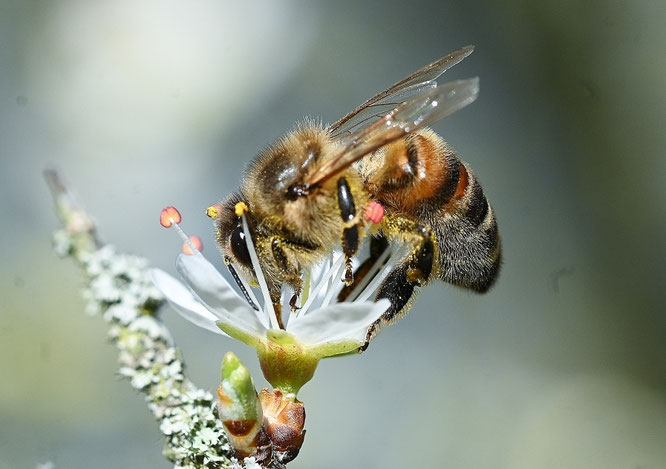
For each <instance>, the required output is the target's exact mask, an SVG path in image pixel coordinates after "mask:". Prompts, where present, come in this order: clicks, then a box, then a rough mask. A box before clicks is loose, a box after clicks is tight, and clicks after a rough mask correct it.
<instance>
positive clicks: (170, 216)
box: [160, 206, 203, 254]
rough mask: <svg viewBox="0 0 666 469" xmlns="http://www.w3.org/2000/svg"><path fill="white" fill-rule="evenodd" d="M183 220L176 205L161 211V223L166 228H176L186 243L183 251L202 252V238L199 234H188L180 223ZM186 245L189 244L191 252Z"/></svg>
mask: <svg viewBox="0 0 666 469" xmlns="http://www.w3.org/2000/svg"><path fill="white" fill-rule="evenodd" d="M181 221H182V217H181V215H180V212H179V211H178V209H177V208H176V207H171V206H169V207H166V208H165V209H163V210H162V212H161V213H160V225H162V226H163V227H164V228H173V229H174V230H176V233H178V236H180V238H181V239H182V240H183V243H184V246H183V252H184V253H185V254H197V253H199V254H200V251H201V248H202V247H203V245H202V244H201V240H200V239H199V238H198V237H197V236H187V235H186V234H185V232H184V231H183V230H182V228H181V227H180V224H179V223H180V222H181ZM185 246H187V247H188V248H189V249H190V251H191V252H187V250H186V249H185Z"/></svg>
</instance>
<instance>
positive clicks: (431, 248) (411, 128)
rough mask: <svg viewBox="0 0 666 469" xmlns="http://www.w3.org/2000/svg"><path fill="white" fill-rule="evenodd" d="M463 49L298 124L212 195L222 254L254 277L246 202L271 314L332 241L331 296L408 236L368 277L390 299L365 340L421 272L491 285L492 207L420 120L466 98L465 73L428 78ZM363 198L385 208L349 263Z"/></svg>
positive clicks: (360, 231) (398, 306) (403, 305)
mask: <svg viewBox="0 0 666 469" xmlns="http://www.w3.org/2000/svg"><path fill="white" fill-rule="evenodd" d="M472 51H473V47H472V46H468V47H464V48H462V49H460V50H458V51H456V52H453V53H451V54H449V55H447V56H446V57H443V58H441V59H440V60H438V61H436V62H434V63H432V64H431V65H428V66H427V67H424V68H422V69H421V70H419V71H417V72H415V73H413V74H412V75H410V76H408V77H407V78H405V79H403V80H402V81H400V82H398V83H397V84H395V85H393V86H392V87H390V88H388V89H387V90H385V91H383V92H381V93H379V94H378V95H376V96H375V97H373V98H371V99H369V100H368V101H366V102H365V103H363V104H361V105H360V106H358V107H357V108H356V109H354V110H353V111H352V112H350V113H349V114H347V115H346V116H344V117H342V118H341V119H339V120H338V121H336V122H335V123H333V124H332V125H329V126H323V125H321V124H318V123H315V122H312V121H306V122H304V123H302V124H300V125H298V126H297V127H296V128H295V130H292V131H291V132H289V133H288V134H286V135H285V136H284V137H282V138H281V139H280V140H278V141H277V142H275V143H273V144H272V145H270V146H269V147H268V148H266V149H265V150H263V151H262V152H261V153H260V154H259V155H258V156H257V157H256V158H255V159H254V160H253V161H252V162H251V163H250V165H249V167H248V168H247V170H246V174H245V176H244V178H243V179H242V181H241V184H240V188H239V190H238V191H237V192H236V193H234V194H232V195H230V196H229V197H228V198H227V199H226V200H225V201H224V202H222V203H221V204H220V206H221V209H220V213H219V215H218V217H217V218H216V239H217V242H218V244H219V247H220V249H221V251H222V253H223V255H224V257H225V261H226V263H227V265H230V264H231V265H236V266H238V267H239V268H240V269H241V271H242V273H243V274H244V276H245V277H246V278H248V279H250V281H251V282H253V283H256V276H255V273H254V271H253V269H252V263H251V259H250V254H249V251H248V248H247V244H246V240H245V234H244V231H243V227H242V224H241V219H240V218H239V216H238V214H237V213H236V210H235V207H236V205H237V204H238V203H239V202H244V203H245V205H246V206H247V212H246V216H247V223H248V227H249V229H250V232H251V235H252V238H253V241H254V246H255V249H256V251H257V254H258V257H259V259H260V266H261V268H262V271H263V273H264V276H265V278H266V282H267V285H268V290H269V293H270V297H271V301H272V302H273V304H274V307H275V310H276V313H277V314H278V318H279V317H280V316H279V313H280V304H281V292H282V287H283V286H284V285H287V286H289V287H290V288H291V289H293V292H294V296H293V297H292V301H291V303H290V304H291V305H292V307H294V308H295V299H296V298H297V297H298V295H299V294H300V292H301V289H302V277H303V275H302V274H303V272H304V271H306V269H309V268H311V267H312V266H313V265H315V264H317V263H319V262H322V261H323V260H324V259H325V258H327V256H329V255H330V254H331V253H332V252H333V250H334V249H336V248H339V247H341V248H342V252H343V254H344V256H345V261H346V266H345V283H346V284H347V286H346V287H345V288H343V289H342V291H341V292H340V294H339V297H338V299H339V300H341V301H342V300H344V299H345V298H346V297H347V295H348V294H349V292H350V291H351V289H352V288H353V287H354V285H356V283H357V282H360V281H361V279H362V278H363V276H364V275H365V274H366V272H368V270H369V266H370V265H371V264H372V263H374V262H376V261H377V259H379V257H380V256H381V255H382V253H383V252H384V251H385V250H386V249H388V246H389V243H395V242H401V243H406V245H407V246H409V250H408V252H407V253H406V254H405V255H404V257H403V258H402V259H401V260H400V261H399V262H398V263H397V264H396V265H395V267H394V268H393V270H392V271H391V272H390V274H389V275H388V276H387V277H386V278H385V279H384V281H383V282H382V283H381V285H380V286H379V289H378V292H377V295H376V299H380V298H388V299H389V300H390V302H391V306H390V308H389V309H388V310H387V311H386V312H385V313H384V315H383V316H382V318H381V319H380V320H378V321H377V323H375V324H374V325H373V326H372V327H371V328H370V329H369V330H368V336H367V342H366V346H367V343H368V342H369V340H370V339H371V338H372V336H373V335H374V334H375V333H376V331H377V329H378V328H379V327H380V326H381V325H382V324H384V323H391V322H393V321H395V320H396V319H397V318H399V317H401V315H403V314H404V313H405V312H406V311H407V310H408V309H409V307H410V306H411V301H412V299H413V297H414V294H415V292H416V291H417V290H418V288H419V287H421V286H423V285H425V284H427V283H429V282H430V281H431V280H432V279H433V278H437V279H440V280H443V281H446V282H449V283H451V284H453V285H457V286H460V287H464V288H468V289H471V290H473V291H477V292H485V291H487V290H488V289H489V288H490V287H491V285H492V284H493V282H494V281H495V279H496V277H497V275H498V271H499V267H500V257H501V244H500V238H499V233H498V228H497V221H496V219H495V214H494V212H493V210H492V208H491V207H490V205H489V204H488V201H487V200H486V197H485V195H484V193H483V190H482V189H481V185H480V183H479V181H478V179H477V178H476V176H475V175H474V173H473V172H472V171H471V170H470V168H469V166H467V164H465V163H463V162H462V161H460V160H459V159H458V156H457V155H456V154H455V153H454V151H453V150H452V149H451V148H450V147H449V146H448V145H447V144H446V142H445V141H444V140H443V139H442V138H441V137H440V136H439V135H437V134H436V133H435V132H433V131H432V130H430V129H429V128H428V127H427V126H428V125H430V124H431V123H433V122H435V121H436V120H438V119H441V118H443V117H445V116H447V115H449V114H452V113H453V112H455V111H457V110H459V109H461V108H462V107H464V106H466V105H467V104H469V103H471V102H472V101H474V100H475V99H476V96H477V94H478V79H476V78H475V79H469V80H461V81H454V82H450V83H446V84H443V85H438V84H437V82H436V79H437V78H438V77H439V76H440V75H441V74H442V73H444V72H445V71H446V70H448V69H449V68H451V67H452V66H454V65H456V64H457V63H459V62H460V61H461V60H463V59H464V58H465V57H467V56H468V55H469V54H471V53H472ZM371 202H374V203H379V204H381V206H383V208H384V210H385V215H384V217H383V219H382V220H381V222H380V223H379V226H378V228H375V229H374V230H371V231H370V233H371V234H370V256H369V258H368V259H367V260H365V262H363V263H362V264H361V265H360V267H358V268H357V270H356V272H354V271H353V269H352V263H351V258H352V257H353V256H355V255H356V254H357V252H358V249H359V244H360V240H361V237H362V236H365V233H366V230H364V228H365V227H366V225H368V224H369V221H368V220H367V219H366V218H365V217H364V209H365V208H366V207H367V206H368V204H370V203H371ZM232 274H234V275H237V274H236V273H235V271H233V270H232ZM366 280H367V279H366ZM280 324H281V320H280Z"/></svg>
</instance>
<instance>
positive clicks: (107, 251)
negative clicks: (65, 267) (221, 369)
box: [46, 173, 237, 469]
mask: <svg viewBox="0 0 666 469" xmlns="http://www.w3.org/2000/svg"><path fill="white" fill-rule="evenodd" d="M46 177H47V181H48V182H49V185H50V187H51V189H52V193H53V197H54V200H55V203H56V209H57V212H58V214H59V216H60V218H61V221H62V222H63V224H64V225H65V229H62V230H59V231H57V232H56V233H55V235H54V250H55V251H56V253H57V254H58V255H60V256H71V257H73V258H74V260H75V261H76V262H77V263H78V264H79V265H80V266H81V267H82V268H83V270H84V271H85V273H86V275H87V282H86V286H85V287H84V290H83V296H84V298H85V299H86V303H87V304H86V312H88V313H89V314H93V315H101V316H102V318H103V319H104V321H106V322H107V323H108V325H109V337H110V339H111V341H112V342H113V344H114V345H115V346H116V347H117V348H118V351H119V363H120V374H121V375H122V376H124V377H126V378H127V379H128V380H129V382H130V384H131V385H132V387H134V388H135V389H137V390H139V391H141V392H142V393H143V394H144V395H145V399H146V402H147V405H148V408H149V409H150V411H151V412H152V414H153V415H154V416H155V418H156V419H157V420H158V421H159V428H160V431H161V432H162V433H163V434H164V436H165V439H166V444H165V448H164V454H165V456H166V457H167V458H168V459H169V460H171V461H172V462H173V463H174V464H175V467H182V468H192V469H195V468H196V469H201V468H214V469H215V468H229V467H232V465H233V464H237V462H236V461H233V460H232V459H231V458H230V454H231V448H230V447H229V445H228V444H227V441H226V438H225V436H224V430H223V428H222V424H221V422H220V420H219V419H218V417H217V408H216V399H215V400H214V399H213V395H212V394H211V393H210V392H207V391H205V390H202V389H199V388H197V387H196V386H195V385H194V384H192V383H191V382H190V381H189V380H188V379H187V378H186V377H185V375H184V363H183V361H182V357H181V356H180V353H179V352H178V350H177V349H176V348H175V347H174V345H173V341H172V339H171V336H170V334H169V332H168V331H167V329H166V328H165V327H164V326H163V324H162V323H161V322H160V321H159V320H158V319H157V317H156V311H157V309H158V307H159V306H160V305H161V304H162V302H163V300H162V295H161V293H160V292H159V291H158V290H157V289H156V288H155V287H154V286H153V283H152V281H151V280H150V277H149V275H148V271H147V267H148V263H147V262H146V260H145V259H142V258H140V257H136V256H130V255H125V254H119V253H117V252H116V251H115V249H114V248H113V247H112V246H110V245H100V244H99V243H98V241H97V240H96V238H95V236H94V225H93V223H92V221H91V220H90V218H89V217H88V216H87V215H86V214H85V212H83V211H82V210H81V209H80V208H79V207H78V206H77V205H76V204H75V203H74V201H73V200H72V199H71V197H70V195H69V194H68V193H67V191H66V189H65V188H64V186H63V185H62V184H61V183H60V181H59V180H58V179H57V176H56V175H55V174H54V173H47V174H46Z"/></svg>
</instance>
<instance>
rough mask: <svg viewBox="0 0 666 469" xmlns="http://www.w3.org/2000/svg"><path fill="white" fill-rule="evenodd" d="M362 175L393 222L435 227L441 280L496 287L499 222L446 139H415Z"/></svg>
mask: <svg viewBox="0 0 666 469" xmlns="http://www.w3.org/2000/svg"><path fill="white" fill-rule="evenodd" d="M359 170H360V172H361V174H362V175H363V176H364V178H365V181H366V187H367V189H368V190H369V191H370V193H371V194H372V196H373V197H375V198H376V199H377V200H379V201H380V202H381V203H382V204H383V205H384V206H385V208H386V209H387V214H388V215H389V216H390V217H398V218H406V219H409V220H411V221H413V222H416V223H417V224H422V225H426V226H429V227H430V228H432V230H433V232H434V234H435V238H436V240H437V254H436V260H435V264H436V265H435V269H434V272H435V273H436V275H437V277H438V278H440V279H441V280H444V281H446V282H449V283H452V284H454V285H458V286H462V287H466V288H471V289H473V290H476V291H478V292H485V291H486V290H488V288H490V286H491V285H492V284H493V282H494V280H495V278H496V277H497V274H498V271H499V266H500V258H501V244H500V238H499V233H498V229H497V220H496V219H495V214H494V212H493V210H492V208H491V207H490V205H489V204H488V201H487V199H486V197H485V195H484V194H483V189H482V188H481V185H480V184H479V182H478V180H477V179H476V177H475V176H474V173H473V172H472V171H471V170H470V169H469V167H468V166H467V165H466V164H464V163H463V162H461V161H460V160H459V159H458V157H457V156H456V154H455V153H454V152H453V151H452V150H451V149H450V148H448V146H447V145H446V143H445V142H444V140H443V139H442V138H441V137H439V136H438V135H437V134H436V133H434V132H433V131H431V130H430V129H423V130H420V131H417V132H414V133H412V134H409V135H408V136H407V137H405V138H404V139H401V140H399V141H397V142H394V143H392V144H389V145H387V146H385V147H383V148H382V149H380V150H378V151H377V152H375V153H374V154H373V155H370V156H369V157H366V159H365V161H364V162H363V163H362V164H361V165H359ZM394 235H395V233H394ZM408 238H409V236H408V235H406V236H405V239H408Z"/></svg>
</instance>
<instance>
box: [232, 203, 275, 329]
mask: <svg viewBox="0 0 666 469" xmlns="http://www.w3.org/2000/svg"><path fill="white" fill-rule="evenodd" d="M240 204H243V207H238V206H239V205H240ZM243 208H245V210H243ZM246 210H247V206H246V205H245V204H244V203H243V202H239V203H238V204H236V213H239V212H240V213H241V215H240V217H241V222H242V223H243V232H244V233H245V243H246V244H247V250H248V252H249V253H250V260H251V261H252V268H253V269H254V274H255V275H256V276H257V282H258V283H259V287H260V288H261V294H262V296H263V297H264V311H265V312H266V313H267V314H268V319H269V321H270V322H271V327H272V328H273V329H280V323H279V322H278V319H277V316H276V314H275V308H274V307H273V301H272V300H271V295H270V293H269V291H268V284H267V283H266V278H265V277H264V273H263V272H262V270H261V265H260V264H259V257H258V256H257V252H256V251H255V249H254V241H253V240H252V235H251V233H250V227H249V226H248V224H247V217H246V216H245V211H246Z"/></svg>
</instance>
